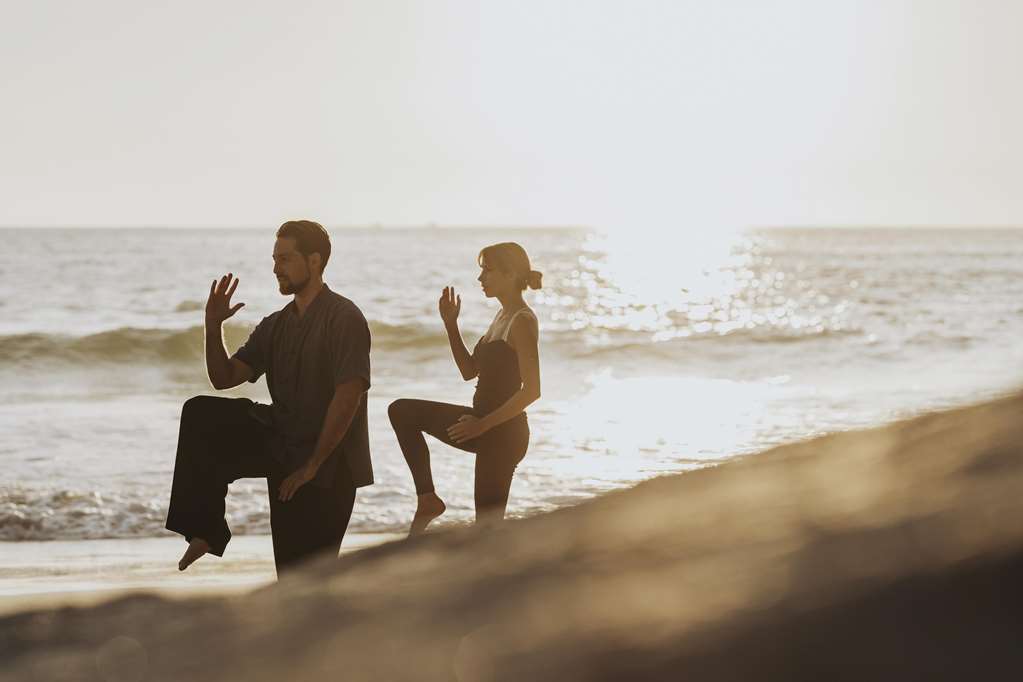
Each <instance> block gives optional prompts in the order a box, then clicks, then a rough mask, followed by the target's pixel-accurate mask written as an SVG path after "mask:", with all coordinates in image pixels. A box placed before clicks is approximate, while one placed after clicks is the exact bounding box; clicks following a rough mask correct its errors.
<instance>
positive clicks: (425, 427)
mask: <svg viewBox="0 0 1023 682" xmlns="http://www.w3.org/2000/svg"><path fill="white" fill-rule="evenodd" d="M387 412H388V415H389V416H390V418H391V426H393V427H394V433H395V435H397V437H398V444H399V445H400V446H401V451H402V453H404V455H405V461H406V462H407V463H408V465H409V469H410V470H411V471H412V479H413V481H414V482H415V484H416V493H417V494H419V495H422V494H423V493H429V492H433V475H432V473H431V469H430V450H429V448H428V447H427V445H426V438H424V437H423V434H424V433H428V434H430V435H431V436H433V437H434V438H436V439H437V440H439V441H441V442H443V443H446V444H447V445H450V446H452V447H456V448H458V449H459V450H464V451H466V452H474V453H476V483H475V490H474V498H475V502H476V512H477V515H479V514H480V513H481V512H483V513H486V512H490V511H493V512H496V511H501V512H503V511H504V508H505V507H506V506H507V504H508V491H509V490H510V489H511V482H512V476H513V475H514V474H515V468H516V467H517V466H518V464H519V462H521V461H522V458H523V457H525V456H526V449H527V448H528V447H529V425H528V423H527V421H526V415H525V413H522V414H520V415H518V416H516V417H513V418H511V419H509V420H508V421H506V422H504V423H503V424H498V425H497V426H495V427H494V428H492V429H490V430H489V431H487V432H486V433H484V434H483V435H481V436H479V437H477V438H473V439H472V440H469V441H466V442H464V443H455V442H453V441H452V440H451V438H450V437H449V436H448V427H450V426H451V425H453V424H455V423H457V422H458V419H459V417H462V416H463V415H467V414H470V415H476V416H479V414H478V412H477V411H476V410H474V409H473V408H471V407H465V406H462V405H453V404H451V403H439V402H434V401H432V400H413V399H408V398H402V399H400V400H395V401H394V402H393V403H391V405H390V407H388V409H387Z"/></svg>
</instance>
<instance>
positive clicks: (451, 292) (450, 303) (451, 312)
mask: <svg viewBox="0 0 1023 682" xmlns="http://www.w3.org/2000/svg"><path fill="white" fill-rule="evenodd" d="M437 310H438V311H439V312H440V319H442V320H444V324H454V323H455V321H456V320H457V319H458V313H459V311H461V310H462V297H461V296H455V288H454V287H444V291H442V292H441V294H440V300H439V301H437Z"/></svg>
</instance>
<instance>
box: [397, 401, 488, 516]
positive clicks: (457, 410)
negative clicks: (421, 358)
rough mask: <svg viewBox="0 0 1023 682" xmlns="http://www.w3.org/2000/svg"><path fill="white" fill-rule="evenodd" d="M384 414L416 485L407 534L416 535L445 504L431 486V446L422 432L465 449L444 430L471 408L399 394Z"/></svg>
mask: <svg viewBox="0 0 1023 682" xmlns="http://www.w3.org/2000/svg"><path fill="white" fill-rule="evenodd" d="M387 414H388V416H389V417H390V419H391V426H392V427H394V434H395V435H396V436H397V437H398V445H399V446H400V447H401V452H402V454H403V455H404V456H405V462H406V463H407V464H408V468H409V471H411V472H412V480H413V482H414V483H415V485H416V495H417V500H416V514H415V516H414V517H413V519H412V527H411V528H410V529H409V535H418V534H419V533H422V532H423V531H424V530H426V526H427V525H428V524H429V523H430V522H431V521H433V520H434V519H435V518H437V517H438V516H440V515H441V514H443V513H444V510H445V508H446V507H445V506H444V502H443V501H442V500H441V499H440V497H438V496H437V493H436V492H435V490H434V487H433V471H432V470H431V468H430V449H429V447H427V445H426V438H424V437H423V434H424V433H428V434H430V435H431V436H433V437H434V438H436V439H438V440H440V441H442V442H444V443H446V444H448V445H451V446H454V447H456V448H459V449H462V450H468V448H466V447H465V445H464V444H462V445H460V444H456V443H453V442H451V439H450V438H449V437H448V433H447V430H448V427H449V426H451V425H452V424H454V423H455V422H457V421H458V419H459V417H461V416H462V415H465V414H472V409H471V408H468V407H465V406H462V405H452V404H450V403H438V402H434V401H431V400H411V399H408V398H402V399H401V400H395V401H394V402H393V403H391V404H390V406H389V407H388V408H387ZM469 451H470V452H471V450H469Z"/></svg>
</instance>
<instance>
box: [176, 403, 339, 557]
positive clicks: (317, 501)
mask: <svg viewBox="0 0 1023 682" xmlns="http://www.w3.org/2000/svg"><path fill="white" fill-rule="evenodd" d="M252 405H253V403H252V401H251V400H248V399H246V398H233V399H232V398H216V397H213V396H197V397H195V398H191V399H190V400H188V401H186V402H185V406H184V408H183V409H182V411H181V428H180V431H179V434H178V451H177V457H176V461H175V464H174V482H173V484H172V487H171V497H170V509H169V511H168V513H167V529H168V530H170V531H174V532H175V533H180V534H181V535H184V536H185V539H186V540H189V541H191V539H192V538H193V537H200V538H203V539H204V540H206V541H207V542H208V543H209V544H210V552H211V553H212V554H215V555H217V556H223V554H224V548H225V547H226V546H227V543H228V541H229V540H230V539H231V531H230V529H229V528H228V526H227V521H226V520H225V518H224V512H225V504H224V502H225V498H226V496H227V486H228V484H229V483H231V482H232V481H235V480H237V479H239V478H266V479H267V481H268V486H267V487H268V492H269V495H270V528H271V533H272V535H273V546H274V562H275V563H276V565H277V572H278V574H280V573H281V571H282V570H286V569H288V568H291V567H293V566H294V565H295V564H296V563H297V562H300V561H301V560H303V559H305V558H308V557H310V556H312V555H314V554H318V553H320V552H325V551H326V550H328V549H331V550H333V552H334V554H335V555H336V554H337V552H338V550H339V549H340V547H341V540H342V539H343V538H344V534H345V530H346V529H347V528H348V521H349V520H350V518H351V515H352V507H353V506H354V504H355V486H354V484H353V483H352V481H351V476H350V475H349V474H348V467H347V466H345V465H344V464H343V463H341V464H339V466H338V467H337V475H336V476H335V480H334V483H333V485H332V486H331V487H328V488H323V487H319V486H316V485H311V484H310V483H306V484H305V485H304V486H302V487H301V488H299V489H298V492H297V493H295V496H294V497H293V498H292V499H291V500H289V501H288V502H280V501H279V500H278V499H277V492H278V490H279V489H280V485H281V482H282V481H283V480H284V479H285V478H287V476H288V473H289V472H287V471H285V470H284V468H283V466H282V464H281V463H280V461H279V460H277V459H276V458H274V457H273V456H272V455H271V454H270V449H271V444H272V442H273V440H274V432H273V430H272V429H271V428H270V427H268V426H266V425H265V424H263V423H261V422H259V421H257V420H256V419H254V418H253V417H252Z"/></svg>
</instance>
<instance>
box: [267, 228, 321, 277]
mask: <svg viewBox="0 0 1023 682" xmlns="http://www.w3.org/2000/svg"><path fill="white" fill-rule="evenodd" d="M281 237H287V238H288V239H294V240H295V248H296V249H298V252H299V253H301V254H302V255H303V256H305V257H306V258H308V257H309V256H310V255H312V254H314V253H318V254H320V275H323V270H324V269H325V268H326V267H327V261H328V260H330V235H329V234H327V231H326V230H325V229H323V225H320V224H319V223H317V222H315V221H313V220H289V221H288V222H286V223H284V224H283V225H281V226H280V227H279V228H278V229H277V238H278V239H280V238H281Z"/></svg>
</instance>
